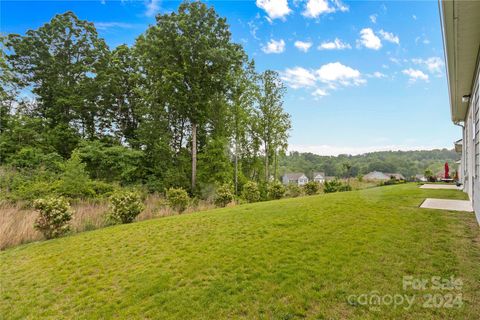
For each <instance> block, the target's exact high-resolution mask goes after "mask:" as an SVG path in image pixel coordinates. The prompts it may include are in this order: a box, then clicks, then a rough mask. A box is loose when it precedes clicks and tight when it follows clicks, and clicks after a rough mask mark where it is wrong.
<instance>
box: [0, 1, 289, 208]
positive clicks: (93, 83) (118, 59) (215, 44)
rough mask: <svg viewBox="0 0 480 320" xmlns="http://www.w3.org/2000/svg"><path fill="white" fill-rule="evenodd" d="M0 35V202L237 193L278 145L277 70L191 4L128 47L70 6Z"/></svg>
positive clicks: (269, 166)
mask: <svg viewBox="0 0 480 320" xmlns="http://www.w3.org/2000/svg"><path fill="white" fill-rule="evenodd" d="M1 40H2V44H3V50H2V55H1V59H0V64H1V69H2V72H1V74H0V76H1V79H0V81H1V101H2V102H1V115H0V116H1V118H0V120H1V127H0V164H1V170H2V172H1V181H0V183H1V188H2V193H3V194H4V196H5V197H7V198H10V199H14V200H17V199H21V200H24V199H26V200H34V199H37V198H41V197H45V196H48V195H61V196H65V197H69V198H86V197H101V196H103V195H108V194H110V193H111V192H112V191H113V190H114V189H116V188H130V187H141V188H142V189H143V190H146V191H149V192H165V190H166V189H168V188H171V187H176V188H182V189H184V190H186V191H187V192H188V193H189V195H190V196H192V195H193V196H195V197H199V198H207V197H209V196H211V195H212V194H214V192H215V190H216V189H218V188H220V187H222V188H224V189H225V188H229V189H230V192H231V193H233V194H237V195H239V194H241V192H242V189H243V185H245V183H247V182H248V181H254V182H256V183H259V184H266V182H267V181H269V180H270V177H271V175H272V174H274V173H275V172H276V167H277V163H278V162H277V161H276V159H277V157H278V154H280V153H283V152H284V151H285V150H286V148H287V138H288V132H289V129H290V126H291V124H290V117H289V115H288V114H287V113H286V112H285V111H284V110H283V96H284V94H285V91H286V88H285V87H284V85H283V84H282V82H281V80H280V78H279V75H278V74H277V73H276V72H274V71H271V70H266V71H264V72H262V73H258V72H257V71H256V70H255V66H254V62H253V60H250V59H249V58H248V56H247V54H246V53H245V51H244V50H243V48H242V46H241V45H239V44H236V43H234V42H233V41H232V38H231V33H230V31H229V26H228V24H227V22H226V20H225V19H224V18H222V17H219V16H218V14H217V13H216V12H215V10H214V9H213V8H210V7H207V6H206V5H205V4H203V3H201V2H184V3H182V4H180V6H179V8H178V11H177V12H173V13H169V14H160V15H158V16H157V18H156V24H155V25H152V26H150V27H149V28H148V29H147V30H146V31H145V32H144V33H143V34H141V35H139V36H138V38H137V39H136V41H135V43H134V44H133V45H132V46H131V47H130V46H127V45H120V46H118V47H116V48H113V49H110V48H109V47H108V46H107V45H106V43H105V41H104V39H102V38H101V37H99V35H98V33H97V31H96V29H95V25H94V24H93V23H91V22H88V21H83V20H80V19H78V18H77V17H76V16H75V14H74V13H73V12H66V13H64V14H60V15H56V16H55V17H53V19H52V20H51V21H50V22H49V23H46V24H44V25H43V26H41V27H40V28H38V29H36V30H29V31H27V32H26V33H25V35H15V34H9V35H6V36H3V37H2V39H1ZM265 188H266V187H265ZM225 201H227V200H224V201H223V202H225ZM223 202H222V203H223Z"/></svg>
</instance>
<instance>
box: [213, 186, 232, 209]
mask: <svg viewBox="0 0 480 320" xmlns="http://www.w3.org/2000/svg"><path fill="white" fill-rule="evenodd" d="M233 198H234V197H233V192H232V186H230V185H229V184H224V185H223V186H221V187H219V188H218V189H217V190H216V192H215V201H214V202H215V205H216V206H218V207H225V206H226V205H227V204H229V203H230V202H232V201H233Z"/></svg>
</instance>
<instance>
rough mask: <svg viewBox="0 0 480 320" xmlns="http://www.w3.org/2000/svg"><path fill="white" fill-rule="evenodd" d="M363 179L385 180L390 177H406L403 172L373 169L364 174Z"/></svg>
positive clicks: (400, 178) (396, 178)
mask: <svg viewBox="0 0 480 320" xmlns="http://www.w3.org/2000/svg"><path fill="white" fill-rule="evenodd" d="M363 179H364V180H379V181H385V180H390V179H395V180H405V177H404V176H403V174H401V173H388V172H385V173H383V172H380V171H372V172H370V173H367V174H366V175H364V176H363Z"/></svg>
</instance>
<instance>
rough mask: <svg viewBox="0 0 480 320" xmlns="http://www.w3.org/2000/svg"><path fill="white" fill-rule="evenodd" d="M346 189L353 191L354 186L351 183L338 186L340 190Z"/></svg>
mask: <svg viewBox="0 0 480 320" xmlns="http://www.w3.org/2000/svg"><path fill="white" fill-rule="evenodd" d="M345 191H352V186H351V185H349V184H342V185H341V186H340V187H339V188H338V192H345Z"/></svg>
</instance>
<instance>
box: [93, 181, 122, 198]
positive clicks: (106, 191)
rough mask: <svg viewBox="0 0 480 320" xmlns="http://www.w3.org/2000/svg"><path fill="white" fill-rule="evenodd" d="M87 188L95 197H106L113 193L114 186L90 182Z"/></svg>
mask: <svg viewBox="0 0 480 320" xmlns="http://www.w3.org/2000/svg"><path fill="white" fill-rule="evenodd" d="M89 187H90V189H91V190H93V192H94V193H95V195H96V196H97V197H108V196H110V195H112V193H113V192H114V191H115V187H116V186H115V185H114V184H111V183H108V182H104V181H100V180H91V181H90V183H89Z"/></svg>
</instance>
